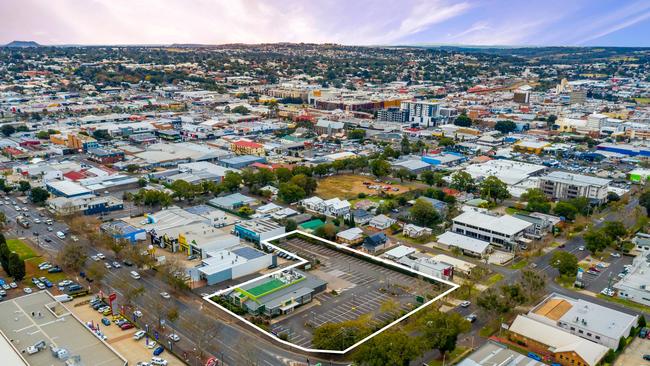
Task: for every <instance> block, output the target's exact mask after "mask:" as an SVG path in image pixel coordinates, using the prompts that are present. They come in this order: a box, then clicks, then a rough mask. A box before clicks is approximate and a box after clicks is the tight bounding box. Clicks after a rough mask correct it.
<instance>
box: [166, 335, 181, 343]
mask: <svg viewBox="0 0 650 366" xmlns="http://www.w3.org/2000/svg"><path fill="white" fill-rule="evenodd" d="M169 339H171V340H172V341H174V342H178V341H180V340H181V337H179V336H178V334H176V333H172V334H170V335H169Z"/></svg>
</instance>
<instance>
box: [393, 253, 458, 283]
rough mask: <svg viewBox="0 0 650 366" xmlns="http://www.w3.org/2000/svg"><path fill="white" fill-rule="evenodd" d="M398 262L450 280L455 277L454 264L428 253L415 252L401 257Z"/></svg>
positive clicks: (415, 269)
mask: <svg viewBox="0 0 650 366" xmlns="http://www.w3.org/2000/svg"><path fill="white" fill-rule="evenodd" d="M397 262H398V263H400V264H403V265H405V266H408V267H410V268H412V269H413V270H414V271H418V272H422V273H424V274H427V275H429V276H432V277H435V278H440V279H443V280H447V281H449V280H451V279H452V277H454V266H452V265H451V264H449V263H444V262H440V261H437V260H435V259H433V258H432V257H431V256H429V255H426V254H415V253H414V254H411V255H407V256H404V257H402V258H400V259H399V260H398V261H397Z"/></svg>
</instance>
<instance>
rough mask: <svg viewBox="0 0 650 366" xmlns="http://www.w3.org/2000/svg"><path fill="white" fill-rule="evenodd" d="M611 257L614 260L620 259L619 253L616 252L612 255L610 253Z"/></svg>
mask: <svg viewBox="0 0 650 366" xmlns="http://www.w3.org/2000/svg"><path fill="white" fill-rule="evenodd" d="M612 257H614V258H620V257H621V254H620V253H617V252H614V253H612Z"/></svg>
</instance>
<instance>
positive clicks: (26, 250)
mask: <svg viewBox="0 0 650 366" xmlns="http://www.w3.org/2000/svg"><path fill="white" fill-rule="evenodd" d="M7 246H8V247H9V250H11V251H12V252H15V253H17V254H18V255H19V256H20V259H22V260H27V259H29V258H34V257H37V256H38V254H36V252H35V251H34V250H33V249H32V248H30V246H29V245H27V243H25V242H24V241H22V240H20V239H7Z"/></svg>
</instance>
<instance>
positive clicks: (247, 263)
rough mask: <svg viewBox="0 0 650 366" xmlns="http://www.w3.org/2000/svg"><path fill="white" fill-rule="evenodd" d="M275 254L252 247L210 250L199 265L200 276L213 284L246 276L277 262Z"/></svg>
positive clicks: (209, 283)
mask: <svg viewBox="0 0 650 366" xmlns="http://www.w3.org/2000/svg"><path fill="white" fill-rule="evenodd" d="M276 261H277V259H276V257H275V255H273V254H270V253H264V252H261V251H259V250H256V249H253V248H250V247H238V248H234V249H228V250H220V251H215V252H208V253H207V256H206V258H204V259H203V260H202V261H201V262H202V263H201V265H200V266H199V267H197V270H198V272H199V275H200V278H201V279H203V280H205V281H206V284H207V285H208V286H212V285H215V284H218V283H221V282H224V281H228V280H233V279H237V278H240V277H242V276H246V275H249V274H252V273H255V272H258V271H260V270H263V269H265V268H267V267H268V266H270V265H272V264H276V263H277V262H276Z"/></svg>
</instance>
